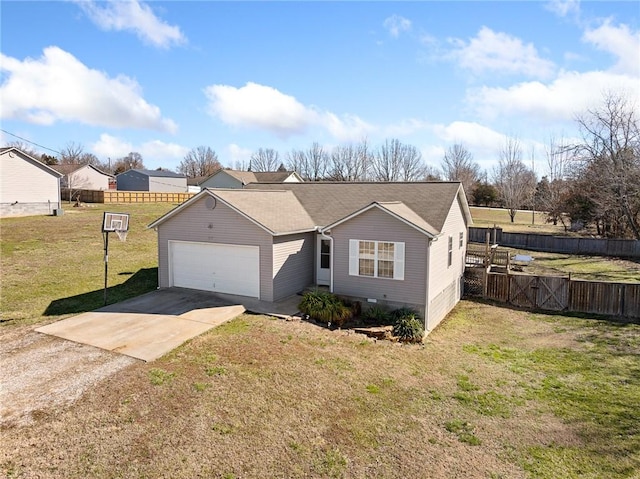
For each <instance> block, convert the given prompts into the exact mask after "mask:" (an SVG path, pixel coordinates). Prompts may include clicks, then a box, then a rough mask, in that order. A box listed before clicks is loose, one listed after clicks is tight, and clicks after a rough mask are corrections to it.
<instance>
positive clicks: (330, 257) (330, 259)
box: [318, 226, 333, 293]
mask: <svg viewBox="0 0 640 479" xmlns="http://www.w3.org/2000/svg"><path fill="white" fill-rule="evenodd" d="M318 233H320V237H321V238H322V239H327V240H329V243H330V246H329V252H330V255H329V292H330V293H333V237H332V236H327V235H326V234H324V231H323V230H322V229H321V228H320V227H319V226H318Z"/></svg>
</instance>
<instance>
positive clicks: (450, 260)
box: [447, 236, 453, 268]
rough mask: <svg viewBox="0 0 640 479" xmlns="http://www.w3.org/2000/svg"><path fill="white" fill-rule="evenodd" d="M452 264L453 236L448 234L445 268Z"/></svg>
mask: <svg viewBox="0 0 640 479" xmlns="http://www.w3.org/2000/svg"><path fill="white" fill-rule="evenodd" d="M452 264H453V236H449V244H448V253H447V268H450V267H451V265H452Z"/></svg>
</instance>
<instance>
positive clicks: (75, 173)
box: [51, 164, 113, 190]
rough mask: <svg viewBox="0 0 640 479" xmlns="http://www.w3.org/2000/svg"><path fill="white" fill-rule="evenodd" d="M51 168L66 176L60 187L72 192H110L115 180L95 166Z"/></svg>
mask: <svg viewBox="0 0 640 479" xmlns="http://www.w3.org/2000/svg"><path fill="white" fill-rule="evenodd" d="M51 168H53V169H54V170H56V171H57V172H58V173H62V174H63V175H64V176H63V177H62V178H61V180H60V186H61V187H62V188H69V189H71V190H108V189H109V181H110V180H111V179H113V175H110V174H108V173H105V172H104V171H101V170H99V169H98V168H96V167H95V166H93V165H73V164H72V165H52V166H51Z"/></svg>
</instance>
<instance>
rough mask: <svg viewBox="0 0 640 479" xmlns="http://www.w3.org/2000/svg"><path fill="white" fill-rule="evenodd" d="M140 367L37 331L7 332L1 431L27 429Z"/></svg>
mask: <svg viewBox="0 0 640 479" xmlns="http://www.w3.org/2000/svg"><path fill="white" fill-rule="evenodd" d="M136 362H138V361H136V360H135V359H132V358H129V357H126V356H122V355H120V354H114V353H109V352H107V351H103V350H100V349H97V348H93V347H91V346H85V345H82V344H77V343H73V342H71V341H66V340H63V339H59V338H55V337H53V336H48V335H46V334H41V333H36V332H35V331H32V330H31V328H27V327H22V328H13V329H4V330H2V335H1V336H0V363H2V368H0V427H2V428H6V427H10V426H24V425H27V424H30V423H33V421H34V418H35V417H42V416H43V415H46V414H50V413H51V412H52V411H54V410H55V409H56V408H58V407H68V406H69V405H71V404H72V403H73V402H74V401H76V400H77V399H78V398H79V397H80V396H81V395H82V394H83V392H85V391H86V390H87V389H89V388H91V387H92V386H94V385H95V384H97V383H98V382H99V381H101V380H102V379H104V378H106V377H109V376H111V375H113V374H114V373H116V372H117V371H120V370H121V369H123V368H125V367H127V366H129V365H131V364H134V363H136Z"/></svg>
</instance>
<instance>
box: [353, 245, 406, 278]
mask: <svg viewBox="0 0 640 479" xmlns="http://www.w3.org/2000/svg"><path fill="white" fill-rule="evenodd" d="M361 241H366V242H370V243H374V244H375V253H374V267H373V270H374V271H373V276H365V275H360V242H361ZM379 243H391V244H393V278H387V277H383V276H378V244H379ZM367 259H369V258H367ZM382 261H387V260H382ZM349 276H358V277H360V278H376V279H389V280H404V243H401V242H397V241H378V240H359V239H350V240H349Z"/></svg>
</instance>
